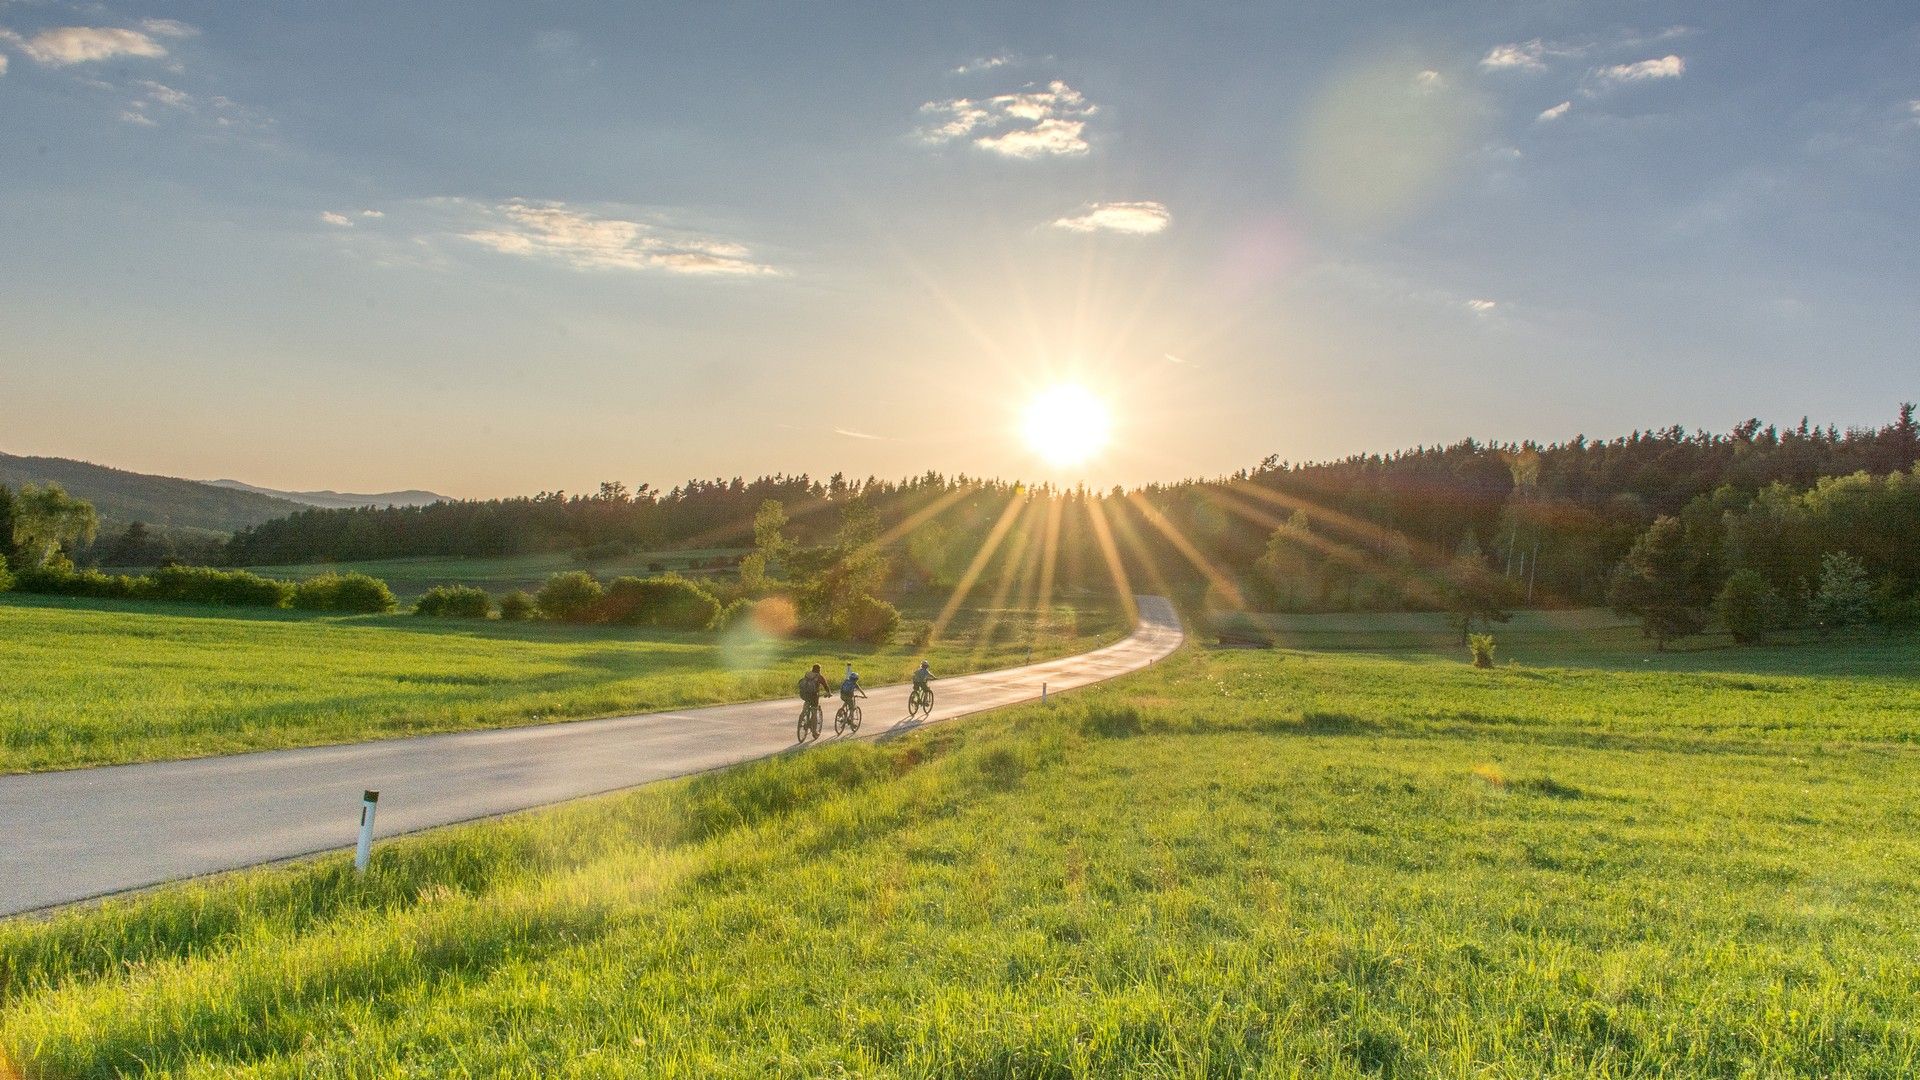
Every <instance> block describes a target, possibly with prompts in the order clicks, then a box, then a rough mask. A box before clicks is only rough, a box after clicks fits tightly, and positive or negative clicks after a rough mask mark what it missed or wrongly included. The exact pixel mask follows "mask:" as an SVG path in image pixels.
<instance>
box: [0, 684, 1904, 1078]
mask: <svg viewBox="0 0 1920 1080" xmlns="http://www.w3.org/2000/svg"><path fill="white" fill-rule="evenodd" d="M1569 647H1570V648H1572V646H1569ZM1916 654H1917V653H1916V650H1914V649H1913V648H1912V647H1911V646H1909V647H1908V651H1907V653H1906V656H1907V664H1906V666H1905V667H1904V668H1896V666H1895V665H1892V664H1890V663H1889V664H1888V665H1886V666H1885V667H1876V666H1875V665H1874V664H1871V663H1869V664H1867V665H1866V666H1865V668H1864V669H1863V670H1856V669H1855V668H1854V666H1853V665H1851V664H1850V662H1849V660H1848V654H1847V652H1846V650H1845V649H1844V648H1842V647H1838V646H1832V647H1827V648H1824V649H1809V650H1807V651H1806V652H1805V653H1804V654H1803V655H1802V656H1801V660H1800V662H1799V663H1798V664H1796V663H1795V662H1794V661H1792V660H1790V659H1782V658H1780V657H1778V656H1775V655H1772V654H1769V656H1768V657H1767V663H1766V664H1765V665H1764V666H1766V667H1769V668H1771V669H1772V670H1752V671H1747V672H1743V673H1739V674H1737V675H1735V674H1732V673H1730V672H1728V671H1647V672H1622V671H1619V670H1617V668H1616V669H1614V670H1595V669H1582V668H1575V667H1546V668H1527V667H1521V668H1514V669H1501V670H1496V671H1492V672H1476V671H1474V670H1472V669H1470V668H1468V667H1466V666H1465V665H1464V664H1460V663H1458V662H1453V661H1448V662H1442V661H1438V660H1434V659H1431V658H1428V657H1426V656H1424V655H1421V654H1420V653H1419V652H1418V651H1413V652H1405V653H1400V654H1377V653H1362V652H1353V653H1345V654H1314V653H1296V652H1262V653H1250V652H1234V653H1212V652H1205V651H1201V650H1189V651H1187V652H1184V653H1182V654H1180V655H1179V656H1176V657H1174V658H1172V659H1170V660H1169V661H1167V662H1165V663H1163V664H1161V665H1159V666H1157V667H1156V668H1154V669H1152V670H1151V671H1148V672H1144V673H1141V674H1138V675H1135V676H1130V677H1127V678H1125V679H1122V680H1119V681H1117V682H1114V683H1110V684H1107V685H1105V686H1102V687H1099V688H1095V689H1092V690H1088V691H1085V692H1080V693H1076V694H1074V695H1070V696H1068V697H1067V698H1065V699H1063V700H1061V701H1059V702H1057V703H1056V704H1055V705H1054V706H1052V707H1040V706H1028V707H1023V708H1018V709H1013V710H1008V711H1005V712H1002V713H999V714H995V715H992V716H989V717H985V718H982V719H980V720H977V721H973V722H969V723H967V724H962V725H950V726H944V727H939V728H934V729H931V730H928V731H926V732H923V733H920V734H917V735H913V736H909V737H907V738H903V739H900V740H897V741H894V742H890V743H887V744H884V745H870V744H855V745H843V746H837V747H831V748H828V749H825V750H821V751H814V752H808V753H804V754H798V755H790V756H786V757H783V758H779V759H774V760H771V761H767V762H762V763H758V764H754V765H751V766H747V767H744V768H741V769H737V770H733V771H730V772H726V773H722V774H716V775H713V776H709V777H703V778H699V779H696V780H692V781H683V782H675V783H670V784H663V785H658V786H655V787H651V788H648V789H644V790H641V791H639V792H635V793H631V794H627V795H622V796H618V797H613V798H607V799H599V800H594V801H590V802H584V803H578V804H573V805H570V806H567V807H563V808H558V809H555V810H550V811H543V812H539V813H534V814H529V815H525V816H522V817H519V818H516V819H513V820H510V821H506V822H498V823H492V824H485V825H476V826H467V827H459V828H454V829H448V830H442V831H440V832H436V833H432V834H427V835H424V836H420V837H415V838H411V839H407V840H403V841H400V842H396V843H392V844H388V845H385V846H383V848H382V849H381V850H380V851H379V852H378V854H377V856H376V860H375V866H374V870H373V872H372V873H370V874H369V875H367V876H366V877H365V878H363V879H356V878H354V877H353V876H352V875H351V873H350V872H349V871H348V870H347V868H346V863H345V860H344V858H327V859H322V860H319V861H317V862H315V863H311V864H306V865H302V866H298V867H292V868H284V869H275V870H266V871H256V872H249V873H244V874H239V875H234V876H231V877H227V878H223V879H219V880H216V881H213V882H208V883H203V884H195V885H188V886H184V887H178V888H173V889H168V890H164V891H161V892H159V893H156V894H152V895H149V896H146V897H143V898H139V899H134V900H129V901H123V902H115V903H110V904H108V905H106V906H104V907H101V908H98V909H91V910H86V911H79V912H74V913H70V914H67V915H63V916H59V917H56V918H53V919H49V920H45V921H34V922H15V923H11V924H7V925H5V926H0V1008H4V1010H5V1012H4V1019H0V1047H5V1048H6V1050H7V1051H8V1052H10V1053H12V1054H13V1055H15V1057H16V1058H17V1059H18V1060H20V1061H22V1062H23V1063H25V1064H26V1065H27V1066H28V1067H29V1068H30V1070H38V1072H36V1073H34V1074H35V1075H38V1074H39V1073H44V1074H45V1075H49V1076H59V1075H94V1074H104V1073H107V1072H111V1071H114V1070H122V1069H125V1070H133V1071H142V1070H145V1071H150V1072H152V1073H155V1074H162V1075H200V1076H215V1075H220V1076H226V1075H234V1074H236V1073H242V1072H244V1073H245V1074H246V1075H249V1076H257V1077H295V1076H301V1077H307V1076H318V1077H326V1076H341V1077H344V1076H384V1075H393V1074H407V1075H419V1076H438V1075H578V1076H670V1077H671V1076H685V1077H693V1076H727V1075H815V1076H819V1075H862V1076H869V1075H870V1076H1007V1077H1012V1076H1112V1075H1135V1076H1198V1075H1301V1074H1305V1075H1334V1076H1368V1075H1392V1076H1492V1077H1539V1076H1567V1077H1575V1076H1579V1077H1586V1076H1747V1075H1757V1076H1774V1075H1823V1076H1824V1075H1849V1076H1887V1077H1894V1076H1908V1075H1913V1074H1914V1073H1915V1071H1916V1069H1920V1037H1916V1035H1915V1030H1914V1027H1913V1025H1912V1018H1913V1017H1914V1016H1916V1015H1920V979H1916V978H1915V976H1914V974H1913V968H1912V965H1911V958H1912V957H1913V956H1914V955H1915V954H1916V951H1917V950H1920V930H1917V929H1916V925H1915V923H1914V920H1913V918H1912V914H1913V912H1914V911H1915V910H1920V885H1917V884H1916V883H1917V882H1920V829H1917V828H1916V826H1917V825H1920V815H1917V813H1916V810H1915V803H1914V801H1913V799H1912V797H1911V796H1912V791H1913V790H1914V787H1915V784H1916V781H1920V754H1916V751H1915V749H1914V747H1913V745H1912V742H1913V737H1914V732H1915V730H1916V729H1917V728H1920V720H1917V719H1916V717H1920V685H1917V684H1916V681H1915V679H1914V678H1913V676H1912V675H1911V674H1910V672H1911V671H1912V666H1911V661H1912V659H1913V658H1914V656H1915V655H1916ZM1798 666H1804V667H1807V668H1812V669H1817V670H1821V671H1823V672H1825V673H1824V674H1822V675H1820V676H1817V677H1815V676H1807V675H1804V674H1793V673H1788V672H1787V669H1790V668H1794V667H1798Z"/></svg>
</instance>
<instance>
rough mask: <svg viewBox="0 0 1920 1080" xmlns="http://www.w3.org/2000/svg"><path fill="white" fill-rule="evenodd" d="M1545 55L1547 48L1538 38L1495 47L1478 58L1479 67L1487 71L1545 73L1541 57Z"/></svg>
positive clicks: (1545, 68) (1544, 62)
mask: <svg viewBox="0 0 1920 1080" xmlns="http://www.w3.org/2000/svg"><path fill="white" fill-rule="evenodd" d="M1546 54H1547V46H1546V44H1545V43H1544V42H1542V41H1541V40H1540V39H1539V38H1534V39H1533V40H1532V41H1523V42H1518V43H1515V44H1512V45H1495V46H1494V47H1493V48H1491V49H1489V50H1487V55H1485V56H1483V57H1481V58H1480V66H1481V67H1483V68H1486V69H1487V70H1488V71H1545V70H1547V62H1546V60H1544V59H1543V57H1545V56H1546Z"/></svg>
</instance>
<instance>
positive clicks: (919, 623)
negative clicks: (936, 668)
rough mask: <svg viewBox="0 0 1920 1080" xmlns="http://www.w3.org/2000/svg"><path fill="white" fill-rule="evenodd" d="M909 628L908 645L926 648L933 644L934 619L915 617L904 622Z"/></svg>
mask: <svg viewBox="0 0 1920 1080" xmlns="http://www.w3.org/2000/svg"><path fill="white" fill-rule="evenodd" d="M904 625H905V626H906V629H907V646H908V647H909V648H914V649H924V648H926V647H927V646H929V645H931V644H933V620H932V619H914V620H912V621H911V622H907V623H905V624H904Z"/></svg>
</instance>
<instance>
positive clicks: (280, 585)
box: [133, 566, 294, 607]
mask: <svg viewBox="0 0 1920 1080" xmlns="http://www.w3.org/2000/svg"><path fill="white" fill-rule="evenodd" d="M133 580H134V582H135V584H136V589H135V595H136V596H139V597H141V598H143V599H148V600H179V601H184V602H186V603H190V604H225V605H233V606H238V607H286V606H287V604H288V603H290V602H291V601H292V600H293V594H294V587H293V585H292V584H290V583H288V582H285V581H279V580H276V579H274V578H267V577H261V576H260V575H259V574H254V573H249V572H248V571H245V570H215V569H213V568H212V567H210V566H163V567H161V568H160V569H158V570H155V571H154V572H153V573H151V574H148V575H147V576H146V577H144V578H135V579H133Z"/></svg>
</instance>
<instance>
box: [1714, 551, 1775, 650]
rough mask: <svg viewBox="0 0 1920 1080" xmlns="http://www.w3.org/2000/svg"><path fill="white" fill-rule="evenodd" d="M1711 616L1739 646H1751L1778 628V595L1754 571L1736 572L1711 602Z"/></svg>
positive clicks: (1763, 578)
mask: <svg viewBox="0 0 1920 1080" xmlns="http://www.w3.org/2000/svg"><path fill="white" fill-rule="evenodd" d="M1713 610H1714V614H1716V615H1718V616H1720V621H1721V622H1722V623H1724V624H1726V627H1727V633H1729V634H1732V635H1733V640H1735V641H1737V642H1739V643H1740V644H1742V645H1755V644H1758V643H1760V642H1762V641H1765V640H1766V638H1767V631H1769V630H1772V629H1773V628H1774V627H1776V626H1778V625H1780V593H1779V591H1778V590H1776V589H1775V588H1774V587H1773V585H1772V583H1771V582H1769V581H1767V579H1766V578H1765V577H1762V576H1761V575H1760V573H1759V571H1756V570H1736V571H1734V573H1733V574H1732V575H1731V576H1729V577H1728V578H1727V583H1726V584H1725V585H1722V586H1721V587H1720V594H1719V595H1718V596H1716V597H1714V598H1713Z"/></svg>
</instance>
